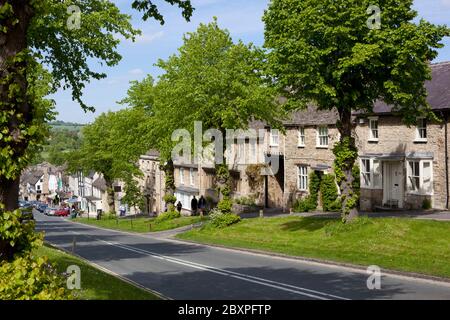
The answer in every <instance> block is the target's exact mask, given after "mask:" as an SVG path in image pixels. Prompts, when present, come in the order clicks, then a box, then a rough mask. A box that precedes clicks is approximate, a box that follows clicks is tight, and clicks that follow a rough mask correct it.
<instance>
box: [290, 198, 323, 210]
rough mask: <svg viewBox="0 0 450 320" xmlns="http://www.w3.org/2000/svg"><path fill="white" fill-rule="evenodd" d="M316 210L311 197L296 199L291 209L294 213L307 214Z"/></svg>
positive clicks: (315, 204) (315, 203)
mask: <svg viewBox="0 0 450 320" xmlns="http://www.w3.org/2000/svg"><path fill="white" fill-rule="evenodd" d="M316 208H317V202H316V201H315V200H314V198H313V197H311V196H307V197H304V198H303V199H298V200H297V201H296V202H295V203H294V207H293V209H294V211H295V212H309V211H313V210H316Z"/></svg>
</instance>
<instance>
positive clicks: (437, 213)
mask: <svg viewBox="0 0 450 320" xmlns="http://www.w3.org/2000/svg"><path fill="white" fill-rule="evenodd" d="M360 215H361V216H367V217H370V218H409V219H424V220H436V221H450V211H444V210H427V211H425V210H412V211H378V212H365V211H362V212H360ZM240 216H241V217H242V218H243V219H250V218H258V217H259V212H252V213H245V214H241V215H240ZM289 216H298V217H314V218H327V219H338V218H340V217H341V215H340V214H339V213H336V212H321V211H315V212H304V213H293V214H292V215H291V214H289V213H283V211H282V210H281V209H273V208H270V209H265V210H264V218H272V217H280V218H281V217H289Z"/></svg>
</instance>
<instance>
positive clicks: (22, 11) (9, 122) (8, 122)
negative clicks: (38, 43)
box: [0, 0, 33, 210]
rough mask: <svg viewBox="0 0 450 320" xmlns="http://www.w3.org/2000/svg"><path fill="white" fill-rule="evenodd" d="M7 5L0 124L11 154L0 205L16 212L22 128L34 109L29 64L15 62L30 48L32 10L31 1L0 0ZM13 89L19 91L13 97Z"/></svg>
mask: <svg viewBox="0 0 450 320" xmlns="http://www.w3.org/2000/svg"><path fill="white" fill-rule="evenodd" d="M7 4H9V5H11V6H12V11H13V13H12V14H9V13H5V14H4V15H3V16H2V17H1V18H0V26H2V27H3V28H6V29H5V30H6V32H0V115H2V116H6V119H5V120H4V121H2V122H0V132H2V136H1V138H0V150H2V151H7V152H12V154H10V155H9V156H8V157H9V158H8V159H5V160H8V161H4V160H2V161H1V162H3V163H0V169H3V170H0V172H1V171H3V172H9V174H8V176H5V175H4V174H3V175H2V174H0V202H1V203H3V204H5V206H6V210H14V209H16V208H17V207H18V203H17V202H18V201H17V200H18V197H19V182H20V174H21V171H22V170H23V169H24V168H23V167H22V166H23V165H22V162H23V161H21V160H23V159H21V158H22V157H23V156H24V155H25V152H26V150H27V148H28V139H27V138H26V137H24V136H23V135H22V133H21V126H24V127H25V128H27V127H28V126H29V124H30V123H31V122H32V121H33V107H32V105H30V104H29V103H28V97H27V90H28V83H27V73H26V71H27V60H26V59H23V58H24V57H22V59H17V60H16V59H15V58H16V57H17V56H18V55H19V54H25V53H26V51H25V50H26V49H27V48H28V44H27V30H28V27H29V24H30V21H31V18H32V16H33V10H32V8H31V6H30V4H29V0H16V1H7V0H0V8H1V7H4V6H6V5H7ZM7 12H8V11H7ZM15 19H17V21H18V23H15ZM13 86H14V87H16V90H17V91H16V92H14V94H12V95H11V92H13V91H12V90H11V89H12V88H13ZM5 132H6V133H5ZM0 160H1V159H0Z"/></svg>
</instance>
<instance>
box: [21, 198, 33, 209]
mask: <svg viewBox="0 0 450 320" xmlns="http://www.w3.org/2000/svg"><path fill="white" fill-rule="evenodd" d="M32 207H33V206H32V205H31V203H29V202H28V201H24V200H19V208H32Z"/></svg>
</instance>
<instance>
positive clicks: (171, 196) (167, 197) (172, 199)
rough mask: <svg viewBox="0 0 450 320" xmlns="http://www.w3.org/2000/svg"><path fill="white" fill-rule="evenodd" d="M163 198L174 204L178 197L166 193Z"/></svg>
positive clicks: (166, 201)
mask: <svg viewBox="0 0 450 320" xmlns="http://www.w3.org/2000/svg"><path fill="white" fill-rule="evenodd" d="M163 200H164V202H165V203H171V204H174V203H176V202H177V197H175V196H173V195H171V194H166V195H164V197H163Z"/></svg>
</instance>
